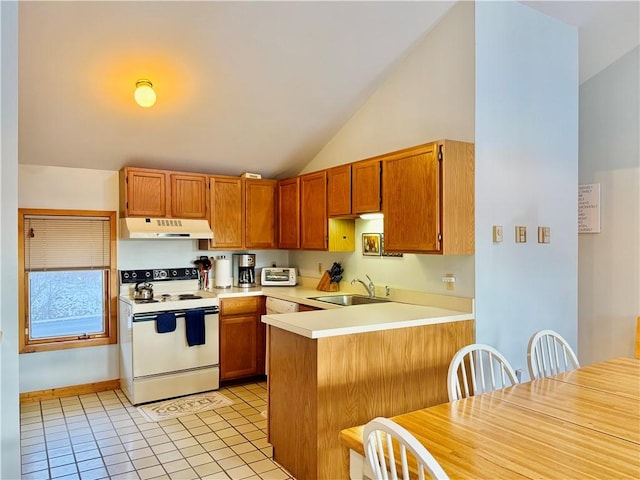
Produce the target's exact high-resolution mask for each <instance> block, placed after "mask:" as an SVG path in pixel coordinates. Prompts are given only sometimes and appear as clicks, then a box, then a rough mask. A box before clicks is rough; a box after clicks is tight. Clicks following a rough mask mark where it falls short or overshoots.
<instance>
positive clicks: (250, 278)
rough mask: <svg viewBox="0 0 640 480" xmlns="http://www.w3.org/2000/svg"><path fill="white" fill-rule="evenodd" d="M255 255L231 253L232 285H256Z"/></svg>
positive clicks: (246, 286)
mask: <svg viewBox="0 0 640 480" xmlns="http://www.w3.org/2000/svg"><path fill="white" fill-rule="evenodd" d="M255 267H256V256H255V254H253V253H234V254H233V286H234V287H245V288H249V287H255V286H256V269H255Z"/></svg>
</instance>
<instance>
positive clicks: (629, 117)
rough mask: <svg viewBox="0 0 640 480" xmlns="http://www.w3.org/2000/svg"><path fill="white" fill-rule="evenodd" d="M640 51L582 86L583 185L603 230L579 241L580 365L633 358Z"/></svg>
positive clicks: (639, 286)
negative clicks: (591, 190) (595, 189)
mask: <svg viewBox="0 0 640 480" xmlns="http://www.w3.org/2000/svg"><path fill="white" fill-rule="evenodd" d="M639 57H640V47H636V48H635V49H634V50H633V51H631V52H630V53H628V54H627V55H625V56H623V57H622V58H620V59H619V60H618V61H616V62H615V63H614V64H612V65H610V66H609V67H608V68H606V69H605V70H603V71H602V72H600V73H598V74H597V75H596V76H594V77H592V78H591V79H590V80H589V81H587V82H585V83H583V84H582V85H581V86H580V174H579V179H580V183H581V184H586V183H599V184H600V195H601V199H600V200H601V201H600V221H601V232H600V233H593V234H580V235H579V239H578V252H579V255H578V259H579V263H578V300H579V303H578V317H579V329H578V330H579V335H578V338H579V342H578V345H579V359H580V362H581V363H582V364H590V363H594V362H598V361H602V360H607V359H609V358H613V357H619V356H632V355H633V351H634V338H635V328H636V318H637V317H638V315H640V140H639V136H640V123H639V121H638V117H639V112H638V111H639V108H640V107H639V106H640V95H639V93H638V90H639V88H640V87H639V85H640V74H639V72H640V61H639Z"/></svg>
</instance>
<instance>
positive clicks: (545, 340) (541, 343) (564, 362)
mask: <svg viewBox="0 0 640 480" xmlns="http://www.w3.org/2000/svg"><path fill="white" fill-rule="evenodd" d="M527 365H528V367H529V375H530V377H531V379H532V380H533V379H536V378H542V377H548V376H550V375H556V374H558V373H562V372H566V371H569V370H573V369H574V368H578V367H579V366H580V363H579V362H578V357H576V354H575V353H574V351H573V350H572V349H571V346H570V345H569V343H568V342H567V341H566V340H565V339H564V338H563V337H562V336H561V335H560V334H559V333H557V332H554V331H553V330H540V331H539V332H536V333H534V334H533V335H532V336H531V338H530V339H529V346H528V347H527Z"/></svg>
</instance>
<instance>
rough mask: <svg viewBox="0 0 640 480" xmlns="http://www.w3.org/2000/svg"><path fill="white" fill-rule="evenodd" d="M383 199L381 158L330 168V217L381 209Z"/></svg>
mask: <svg viewBox="0 0 640 480" xmlns="http://www.w3.org/2000/svg"><path fill="white" fill-rule="evenodd" d="M380 201H381V199H380V160H378V159H370V160H362V161H360V162H354V163H350V164H347V165H340V166H338V167H333V168H330V169H328V170H327V214H328V216H329V217H357V216H358V215H360V214H361V213H373V212H379V211H380Z"/></svg>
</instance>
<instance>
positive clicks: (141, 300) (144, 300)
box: [135, 298, 159, 303]
mask: <svg viewBox="0 0 640 480" xmlns="http://www.w3.org/2000/svg"><path fill="white" fill-rule="evenodd" d="M135 302H136V303H158V302H159V300H154V299H153V298H138V299H136V300H135Z"/></svg>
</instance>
